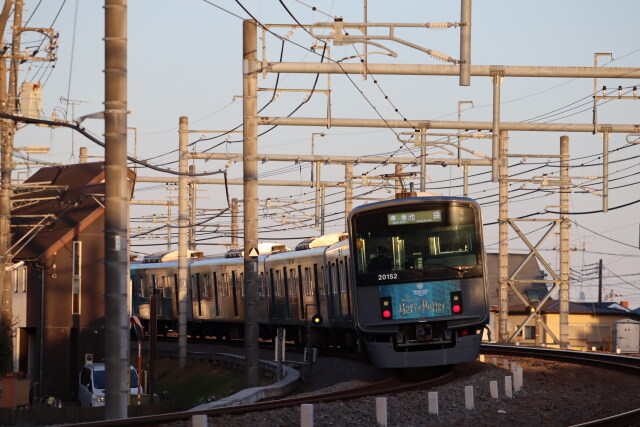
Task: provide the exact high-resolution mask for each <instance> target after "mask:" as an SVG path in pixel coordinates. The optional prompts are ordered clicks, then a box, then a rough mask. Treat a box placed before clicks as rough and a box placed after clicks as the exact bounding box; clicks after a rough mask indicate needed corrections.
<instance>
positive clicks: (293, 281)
mask: <svg viewBox="0 0 640 427" xmlns="http://www.w3.org/2000/svg"><path fill="white" fill-rule="evenodd" d="M296 276H297V274H296V270H294V269H293V268H291V269H289V280H290V283H291V289H289V293H290V294H291V296H292V297H295V296H296V283H298V279H297V278H296Z"/></svg>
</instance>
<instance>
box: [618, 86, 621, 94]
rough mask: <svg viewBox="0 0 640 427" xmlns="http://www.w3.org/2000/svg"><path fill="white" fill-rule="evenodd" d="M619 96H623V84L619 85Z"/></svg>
mask: <svg viewBox="0 0 640 427" xmlns="http://www.w3.org/2000/svg"><path fill="white" fill-rule="evenodd" d="M618 96H622V86H618Z"/></svg>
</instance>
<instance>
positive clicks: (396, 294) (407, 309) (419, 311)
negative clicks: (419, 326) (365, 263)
mask: <svg viewBox="0 0 640 427" xmlns="http://www.w3.org/2000/svg"><path fill="white" fill-rule="evenodd" d="M460 289H461V288H460V280H443V281H438V282H417V283H403V284H393V285H382V286H380V288H379V292H380V297H391V301H392V302H391V305H392V307H391V309H392V310H391V312H392V313H393V319H394V320H404V319H416V318H421V317H437V316H451V314H452V312H451V292H456V291H459V290H460Z"/></svg>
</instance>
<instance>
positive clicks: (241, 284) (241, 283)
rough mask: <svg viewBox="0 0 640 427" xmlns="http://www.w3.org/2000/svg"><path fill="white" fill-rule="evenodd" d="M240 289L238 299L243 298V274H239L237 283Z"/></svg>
mask: <svg viewBox="0 0 640 427" xmlns="http://www.w3.org/2000/svg"><path fill="white" fill-rule="evenodd" d="M238 286H239V287H240V298H244V273H240V283H238Z"/></svg>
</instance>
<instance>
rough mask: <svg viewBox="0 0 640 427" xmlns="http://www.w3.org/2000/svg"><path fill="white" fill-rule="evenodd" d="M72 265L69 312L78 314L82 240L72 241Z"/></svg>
mask: <svg viewBox="0 0 640 427" xmlns="http://www.w3.org/2000/svg"><path fill="white" fill-rule="evenodd" d="M72 256H73V265H72V273H73V276H72V278H71V280H72V284H71V313H72V314H80V290H81V284H82V275H81V272H82V269H81V268H80V266H81V263H82V242H80V241H74V242H73V253H72Z"/></svg>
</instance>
